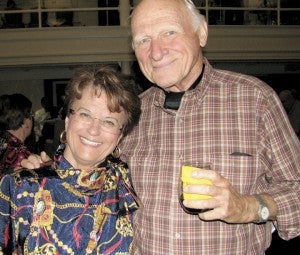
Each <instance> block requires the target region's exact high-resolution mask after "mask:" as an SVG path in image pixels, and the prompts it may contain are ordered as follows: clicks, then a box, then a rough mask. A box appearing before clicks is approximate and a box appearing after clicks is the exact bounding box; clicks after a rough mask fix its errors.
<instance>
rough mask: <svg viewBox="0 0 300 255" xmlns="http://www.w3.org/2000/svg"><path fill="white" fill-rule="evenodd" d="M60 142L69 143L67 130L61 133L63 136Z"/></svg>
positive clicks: (60, 137)
mask: <svg viewBox="0 0 300 255" xmlns="http://www.w3.org/2000/svg"><path fill="white" fill-rule="evenodd" d="M59 141H60V142H61V143H67V132H66V130H64V131H62V132H61V134H60V136H59Z"/></svg>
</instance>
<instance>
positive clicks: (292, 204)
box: [259, 92, 300, 240]
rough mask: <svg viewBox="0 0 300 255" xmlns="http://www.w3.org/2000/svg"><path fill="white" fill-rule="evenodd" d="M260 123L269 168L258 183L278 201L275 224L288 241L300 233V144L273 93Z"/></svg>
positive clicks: (262, 150) (261, 138) (263, 154)
mask: <svg viewBox="0 0 300 255" xmlns="http://www.w3.org/2000/svg"><path fill="white" fill-rule="evenodd" d="M262 123H263V124H262V126H263V128H262V129H261V133H260V139H259V141H260V145H259V147H260V148H261V150H260V156H261V158H262V159H263V160H262V162H264V165H265V167H266V169H268V170H267V172H266V175H265V176H262V180H261V182H260V185H261V186H264V187H263V188H262V187H261V188H262V190H264V192H266V193H268V194H270V195H272V196H273V198H274V200H275V202H276V204H277V220H276V222H275V226H276V228H277V230H278V233H279V235H280V237H281V238H283V239H285V240H287V239H291V238H294V237H296V236H299V235H300V171H299V170H300V143H299V139H298V138H297V136H296V134H295V132H294V130H293V128H292V126H291V124H290V122H289V120H288V118H287V115H286V113H285V111H284V108H283V107H282V105H281V103H280V100H279V99H278V97H277V95H276V94H275V92H274V93H273V94H272V93H271V94H270V95H269V96H268V103H267V108H266V110H265V113H264V114H263V118H262ZM262 183H265V184H262Z"/></svg>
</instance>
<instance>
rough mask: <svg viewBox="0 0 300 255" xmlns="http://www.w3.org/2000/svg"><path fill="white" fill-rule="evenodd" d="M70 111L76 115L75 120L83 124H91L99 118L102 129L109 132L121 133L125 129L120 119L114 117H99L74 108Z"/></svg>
mask: <svg viewBox="0 0 300 255" xmlns="http://www.w3.org/2000/svg"><path fill="white" fill-rule="evenodd" d="M69 113H70V114H72V115H74V117H75V120H76V121H78V122H80V123H82V124H86V125H91V124H93V123H94V120H97V121H98V125H99V127H100V128H101V130H102V131H104V132H107V133H111V134H119V133H120V132H121V130H122V129H123V127H122V126H120V124H119V123H118V121H117V120H116V119H114V118H104V119H99V118H96V117H93V116H92V115H91V114H90V113H89V112H87V111H84V110H77V111H75V110H74V109H70V110H69Z"/></svg>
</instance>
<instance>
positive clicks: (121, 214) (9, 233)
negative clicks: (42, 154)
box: [0, 66, 140, 255]
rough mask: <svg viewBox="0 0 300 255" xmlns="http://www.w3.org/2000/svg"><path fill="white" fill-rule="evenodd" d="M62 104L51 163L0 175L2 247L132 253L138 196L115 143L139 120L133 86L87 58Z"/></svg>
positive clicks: (39, 251)
mask: <svg viewBox="0 0 300 255" xmlns="http://www.w3.org/2000/svg"><path fill="white" fill-rule="evenodd" d="M65 106H66V107H67V112H68V115H67V117H66V119H65V132H64V133H63V135H62V140H63V141H64V142H65V143H64V144H61V145H60V147H59V149H58V150H57V152H56V155H55V157H54V163H51V166H44V167H43V168H40V169H37V170H34V171H33V170H29V169H28V170H26V169H23V170H22V171H20V172H18V173H16V174H13V175H6V176H4V177H3V179H2V181H1V185H0V247H1V248H0V249H2V253H3V254H9V253H11V251H13V250H15V249H16V247H17V246H18V245H21V246H22V247H23V253H24V254H48V255H49V254H118V253H120V254H130V249H131V243H132V236H133V233H132V225H131V218H132V217H131V216H132V213H133V212H134V211H135V210H136V209H137V208H138V206H139V203H138V200H137V197H136V195H135V192H134V190H133V187H132V184H131V176H130V172H129V169H128V167H127V165H126V164H125V163H124V162H122V161H120V160H119V158H118V157H119V155H120V151H119V149H118V147H117V145H118V143H119V141H120V140H121V138H122V137H123V136H124V135H126V134H128V133H129V132H130V131H131V129H132V128H133V127H134V126H135V125H136V124H137V122H138V120H139V115H140V101H139V97H138V94H137V90H136V89H135V87H134V85H133V84H132V83H131V82H130V81H129V80H127V79H126V78H125V77H123V76H122V75H121V74H120V73H118V72H116V71H115V70H114V69H112V68H110V67H106V66H88V67H85V68H81V69H78V70H76V71H75V74H74V76H73V78H72V80H71V82H70V83H69V85H68V86H67V88H66V101H65ZM0 254H1V251H0Z"/></svg>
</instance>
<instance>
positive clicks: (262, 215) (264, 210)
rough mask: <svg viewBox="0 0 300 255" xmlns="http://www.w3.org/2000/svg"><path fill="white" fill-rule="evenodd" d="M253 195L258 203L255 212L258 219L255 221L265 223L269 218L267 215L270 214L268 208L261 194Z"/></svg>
mask: <svg viewBox="0 0 300 255" xmlns="http://www.w3.org/2000/svg"><path fill="white" fill-rule="evenodd" d="M255 197H256V199H257V200H258V203H259V208H258V212H257V214H258V221H257V222H256V223H265V222H267V221H268V219H269V215H270V212H269V208H268V206H267V204H266V202H265V200H264V199H263V197H262V196H261V195H258V194H256V195H255Z"/></svg>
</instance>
